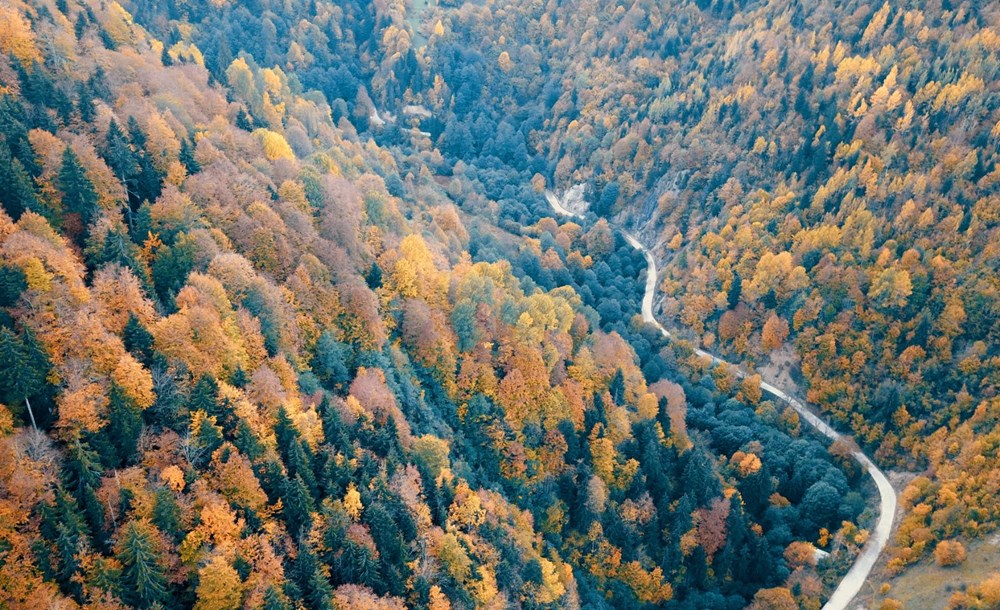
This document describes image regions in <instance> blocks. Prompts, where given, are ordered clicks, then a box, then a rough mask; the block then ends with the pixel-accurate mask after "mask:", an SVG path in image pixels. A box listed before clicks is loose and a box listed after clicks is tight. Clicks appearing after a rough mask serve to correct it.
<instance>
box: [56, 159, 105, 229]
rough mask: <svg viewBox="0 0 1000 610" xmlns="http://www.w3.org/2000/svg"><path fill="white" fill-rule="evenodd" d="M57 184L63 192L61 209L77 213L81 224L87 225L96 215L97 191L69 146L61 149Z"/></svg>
mask: <svg viewBox="0 0 1000 610" xmlns="http://www.w3.org/2000/svg"><path fill="white" fill-rule="evenodd" d="M58 186H59V190H60V191H62V194H63V199H62V202H63V209H64V210H65V211H66V212H67V213H70V214H79V216H80V219H81V221H82V222H83V225H84V226H87V225H89V224H90V222H91V221H92V220H93V219H94V216H96V215H97V191H95V190H94V184H93V183H92V182H91V181H90V179H89V178H87V174H86V172H85V171H84V169H83V166H82V165H80V159H79V158H78V157H77V156H76V153H75V152H73V149H72V148H71V147H69V146H67V147H66V149H65V150H64V151H63V161H62V168H61V169H60V170H59V179H58Z"/></svg>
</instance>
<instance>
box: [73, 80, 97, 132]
mask: <svg viewBox="0 0 1000 610" xmlns="http://www.w3.org/2000/svg"><path fill="white" fill-rule="evenodd" d="M76 109H77V111H78V112H79V113H80V120H81V121H83V122H84V123H86V124H88V125H89V124H90V123H93V122H94V119H95V118H96V117H97V108H96V107H95V106H94V95H93V93H92V92H91V91H90V89H89V88H88V87H87V86H86V85H85V84H84V83H80V84H79V85H77V88H76Z"/></svg>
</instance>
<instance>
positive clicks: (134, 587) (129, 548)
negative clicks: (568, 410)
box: [118, 521, 167, 608]
mask: <svg viewBox="0 0 1000 610" xmlns="http://www.w3.org/2000/svg"><path fill="white" fill-rule="evenodd" d="M157 555H158V553H157V549H156V544H155V543H154V541H153V535H152V532H151V528H150V526H148V525H146V524H144V523H141V522H139V521H130V522H129V524H128V525H126V526H125V528H124V532H123V536H122V540H121V542H120V543H119V545H118V560H119V561H121V563H122V584H123V585H124V586H123V587H122V589H123V593H124V595H125V601H126V603H129V604H131V605H133V606H135V607H138V608H149V607H151V606H153V605H154V604H162V603H163V602H165V601H166V598H167V584H166V578H164V575H163V569H162V568H161V567H160V565H159V563H158V562H157Z"/></svg>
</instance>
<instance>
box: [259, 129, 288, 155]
mask: <svg viewBox="0 0 1000 610" xmlns="http://www.w3.org/2000/svg"><path fill="white" fill-rule="evenodd" d="M253 134H254V135H255V136H257V139H258V140H260V143H261V146H263V147H264V154H265V155H266V156H267V158H268V159H270V160H271V161H274V160H276V159H289V160H294V159H295V153H294V152H292V147H291V146H289V145H288V142H287V141H285V137H284V136H282V135H281V134H280V133H277V132H274V131H271V130H270V129H255V130H254V132H253Z"/></svg>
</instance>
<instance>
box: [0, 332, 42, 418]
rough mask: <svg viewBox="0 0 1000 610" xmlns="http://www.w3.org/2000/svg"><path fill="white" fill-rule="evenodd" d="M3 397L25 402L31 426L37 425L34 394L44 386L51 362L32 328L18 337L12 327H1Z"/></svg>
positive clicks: (0, 390)
mask: <svg viewBox="0 0 1000 610" xmlns="http://www.w3.org/2000/svg"><path fill="white" fill-rule="evenodd" d="M0 362H2V363H3V366H2V367H0V401H2V402H3V403H5V404H8V405H12V406H13V405H19V404H21V403H24V405H25V407H27V410H28V417H29V419H30V421H31V426H32V427H33V428H35V429H36V430H37V429H38V422H37V420H36V419H35V412H34V410H33V409H32V407H31V397H32V396H35V395H37V394H38V393H39V392H41V391H42V389H43V388H44V387H45V378H46V377H47V376H48V374H49V370H50V369H51V364H50V363H49V359H48V356H47V355H46V354H45V351H44V350H43V349H42V347H41V346H40V345H39V344H38V343H37V342H36V341H35V340H34V336H33V335H31V333H30V332H29V331H25V332H24V333H22V335H21V336H20V337H19V336H17V335H15V334H14V331H12V330H11V329H9V328H0Z"/></svg>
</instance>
